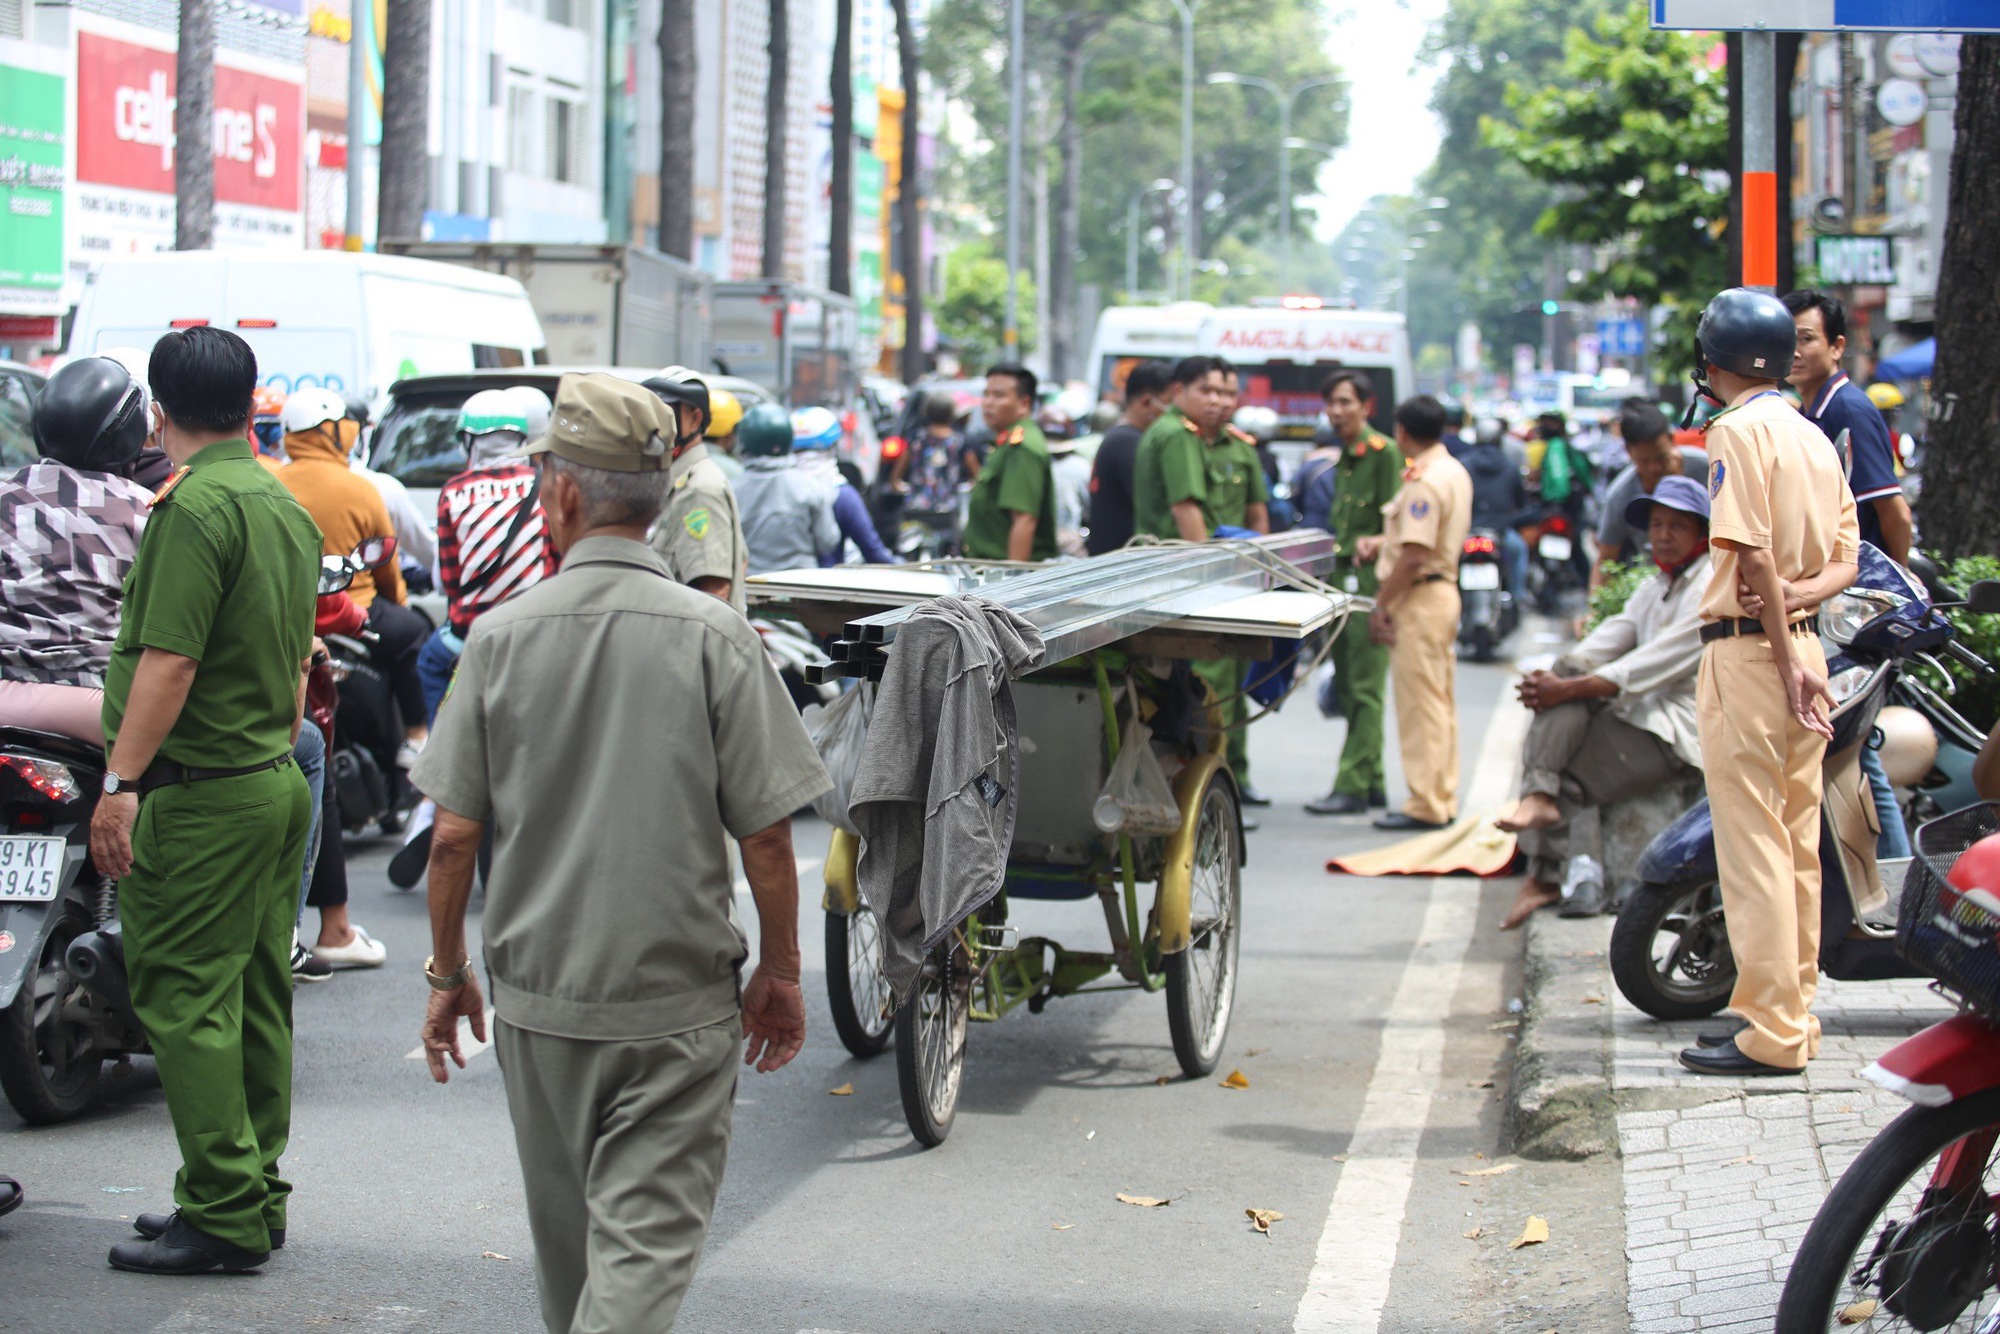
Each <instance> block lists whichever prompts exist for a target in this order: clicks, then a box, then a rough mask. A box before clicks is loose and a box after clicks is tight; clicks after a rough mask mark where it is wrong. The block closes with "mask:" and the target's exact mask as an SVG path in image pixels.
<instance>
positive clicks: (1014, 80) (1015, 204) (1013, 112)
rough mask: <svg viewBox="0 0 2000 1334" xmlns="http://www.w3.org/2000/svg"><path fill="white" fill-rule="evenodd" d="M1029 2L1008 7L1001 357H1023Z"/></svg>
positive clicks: (1012, 1) (1011, 0) (1015, 0)
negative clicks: (1023, 186) (1023, 158)
mask: <svg viewBox="0 0 2000 1334" xmlns="http://www.w3.org/2000/svg"><path fill="white" fill-rule="evenodd" d="M1026 9H1027V0H1008V5H1007V315H1006V323H1005V324H1004V326H1003V327H1002V330H1001V334H1000V350H1001V356H1002V357H1003V359H1005V360H1007V361H1018V360H1019V359H1020V356H1021V101H1022V98H1023V96H1024V85H1025V79H1024V77H1023V74H1024V71H1023V68H1022V67H1023V66H1024V65H1025V64H1026V63H1027V61H1026V56H1027V54H1028V41H1027V35H1026V24H1027V18H1026Z"/></svg>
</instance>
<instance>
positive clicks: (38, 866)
mask: <svg viewBox="0 0 2000 1334" xmlns="http://www.w3.org/2000/svg"><path fill="white" fill-rule="evenodd" d="M64 841H65V840H63V839H60V838H25V837H15V838H0V902H6V903H48V902H50V901H52V900H53V899H54V898H55V896H56V891H57V890H58V889H59V888H60V887H61V884H62V870H63V845H64Z"/></svg>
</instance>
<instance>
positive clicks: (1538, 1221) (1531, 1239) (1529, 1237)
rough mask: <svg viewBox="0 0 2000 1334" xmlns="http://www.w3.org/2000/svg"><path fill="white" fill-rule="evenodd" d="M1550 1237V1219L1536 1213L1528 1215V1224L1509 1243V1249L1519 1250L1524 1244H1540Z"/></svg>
mask: <svg viewBox="0 0 2000 1334" xmlns="http://www.w3.org/2000/svg"><path fill="white" fill-rule="evenodd" d="M1548 1239H1549V1220H1548V1219H1546V1218H1543V1217H1540V1216H1539V1215H1536V1214H1530V1215H1529V1216H1528V1225H1527V1226H1526V1227H1524V1228H1522V1229H1521V1235H1520V1236H1518V1237H1516V1238H1514V1240H1512V1241H1510V1242H1508V1243H1507V1249H1508V1250H1510V1251H1518V1250H1520V1249H1521V1248H1522V1247H1523V1246H1539V1245H1541V1244H1542V1243H1543V1242H1545V1241H1547V1240H1548Z"/></svg>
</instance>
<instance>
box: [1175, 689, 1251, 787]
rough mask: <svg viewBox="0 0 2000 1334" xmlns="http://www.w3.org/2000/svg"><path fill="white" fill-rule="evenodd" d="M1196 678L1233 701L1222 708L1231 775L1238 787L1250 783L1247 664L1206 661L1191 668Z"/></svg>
mask: <svg viewBox="0 0 2000 1334" xmlns="http://www.w3.org/2000/svg"><path fill="white" fill-rule="evenodd" d="M1190 665H1191V666H1192V667H1193V668H1194V674H1195V675H1196V676H1198V677H1200V678H1201V679H1202V680H1203V681H1206V682H1207V683H1208V688H1209V689H1210V690H1212V691H1214V692H1215V697H1216V698H1217V699H1229V697H1230V696H1231V695H1234V696H1235V697H1236V698H1234V699H1230V700H1229V702H1228V703H1227V704H1224V705H1223V706H1222V724H1223V726H1224V727H1226V728H1228V729H1229V741H1228V747H1229V748H1228V759H1229V772H1230V773H1232V774H1235V775H1236V781H1237V782H1238V783H1247V782H1249V781H1250V698H1249V696H1247V695H1245V694H1244V693H1243V666H1244V664H1243V660H1242V659H1240V658H1202V659H1199V660H1197V661H1195V662H1194V663H1192V664H1190Z"/></svg>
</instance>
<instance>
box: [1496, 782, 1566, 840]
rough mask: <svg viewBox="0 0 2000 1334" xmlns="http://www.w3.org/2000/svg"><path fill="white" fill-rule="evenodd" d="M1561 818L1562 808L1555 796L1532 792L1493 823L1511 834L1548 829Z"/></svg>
mask: <svg viewBox="0 0 2000 1334" xmlns="http://www.w3.org/2000/svg"><path fill="white" fill-rule="evenodd" d="M1561 819H1562V808H1561V807H1559V806H1557V805H1556V799H1555V798H1554V797H1551V796H1548V795H1547V794H1545V793H1541V792H1530V793H1529V794H1528V795H1527V796H1525V797H1522V798H1521V800H1520V803H1519V804H1518V805H1516V806H1515V807H1514V809H1513V810H1511V811H1509V812H1507V814H1505V815H1503V816H1501V817H1500V818H1499V819H1497V820H1495V821H1494V822H1493V823H1494V824H1496V825H1498V826H1499V827H1500V828H1502V829H1504V830H1506V831H1507V832H1508V833H1510V834H1518V833H1520V832H1521V831H1522V830H1524V829H1547V828H1548V827H1549V826H1550V825H1552V824H1555V823H1556V822H1557V821H1559V820H1561Z"/></svg>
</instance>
